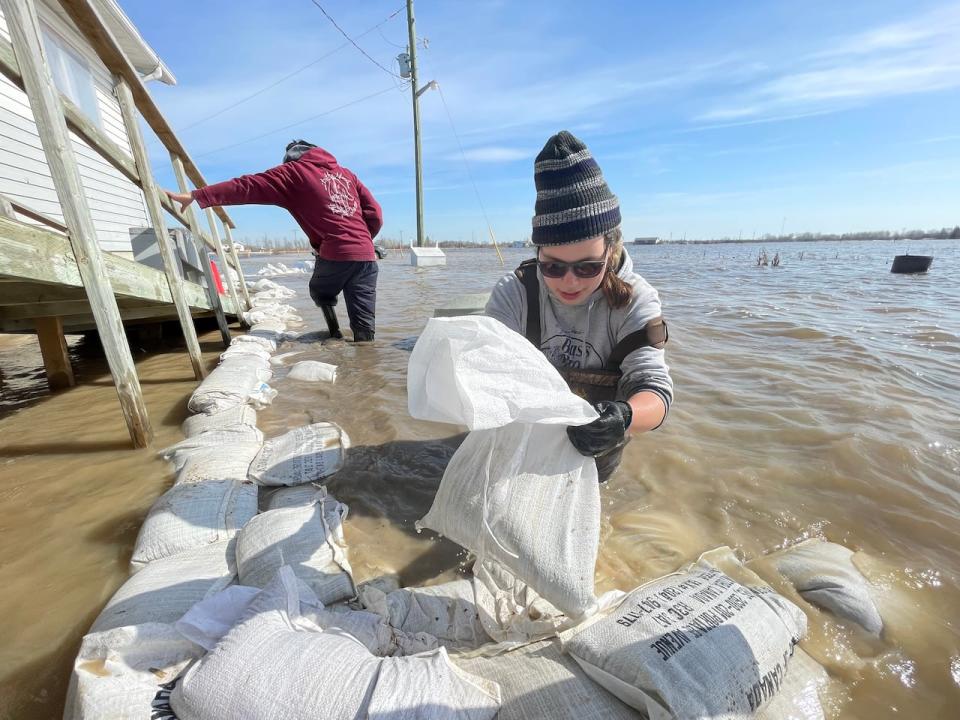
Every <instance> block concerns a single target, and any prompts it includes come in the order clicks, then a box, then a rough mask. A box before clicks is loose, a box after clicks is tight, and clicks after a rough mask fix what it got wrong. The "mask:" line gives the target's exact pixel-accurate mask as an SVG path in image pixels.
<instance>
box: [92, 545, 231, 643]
mask: <svg viewBox="0 0 960 720" xmlns="http://www.w3.org/2000/svg"><path fill="white" fill-rule="evenodd" d="M233 567H234V558H233V548H232V547H231V543H230V542H219V543H214V544H212V545H205V546H204V547H202V548H197V549H196V550H188V551H186V552H182V553H180V554H179V555H173V556H171V557H168V558H164V559H162V560H157V561H156V562H152V563H150V564H149V565H147V566H146V567H145V568H143V570H141V571H140V572H138V573H137V574H136V575H134V576H133V577H131V578H130V579H129V580H127V581H126V582H125V583H124V584H123V585H122V586H120V589H119V590H117V592H116V593H115V594H114V596H113V597H112V598H110V601H109V602H108V603H107V605H106V607H105V608H104V609H103V611H102V612H101V613H100V615H99V617H98V618H97V619H96V620H95V621H94V623H93V625H92V627H91V628H90V632H102V631H104V630H112V629H113V628H117V627H121V626H123V625H142V624H143V623H148V622H160V623H174V622H176V621H177V620H179V619H180V617H182V616H183V614H184V613H185V612H186V611H187V610H189V609H190V608H191V607H193V606H194V605H195V604H196V603H198V602H199V601H200V600H203V598H205V597H207V595H212V594H213V593H216V592H219V591H220V590H222V589H223V588H225V587H227V585H229V584H230V583H231V582H233V580H234V579H235V577H236V575H235V574H234V571H233V570H232V568H233Z"/></svg>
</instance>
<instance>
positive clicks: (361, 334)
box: [353, 330, 373, 342]
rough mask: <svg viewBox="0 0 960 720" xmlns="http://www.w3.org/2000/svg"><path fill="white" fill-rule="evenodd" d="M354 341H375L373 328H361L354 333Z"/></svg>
mask: <svg viewBox="0 0 960 720" xmlns="http://www.w3.org/2000/svg"><path fill="white" fill-rule="evenodd" d="M353 341H354V342H373V331H372V330H359V331H356V332H354V333H353Z"/></svg>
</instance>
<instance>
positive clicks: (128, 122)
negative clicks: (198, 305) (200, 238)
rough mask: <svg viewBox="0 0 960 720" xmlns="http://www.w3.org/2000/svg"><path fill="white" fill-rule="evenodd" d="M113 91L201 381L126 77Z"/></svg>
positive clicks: (177, 272) (192, 331)
mask: <svg viewBox="0 0 960 720" xmlns="http://www.w3.org/2000/svg"><path fill="white" fill-rule="evenodd" d="M116 90H117V99H118V100H119V101H120V112H121V113H122V114H123V124H124V126H125V127H126V128H127V138H128V139H129V140H130V148H131V149H132V150H133V160H134V162H135V163H136V165H137V172H138V173H139V174H140V187H141V188H142V189H143V197H144V198H145V199H146V201H147V210H148V211H149V213H150V223H151V224H152V225H153V232H154V234H155V235H156V236H157V244H158V245H159V246H160V257H161V258H163V268H164V270H165V271H166V274H167V284H168V285H169V286H170V296H171V297H172V298H173V304H174V305H175V306H176V308H177V316H178V317H179V318H180V328H181V329H182V330H183V337H184V339H185V340H186V342H187V354H188V355H189V356H190V364H191V365H192V366H193V376H194V377H195V378H196V379H197V380H202V379H203V377H204V372H203V358H202V357H201V355H200V341H199V340H198V339H197V329H196V328H195V327H194V325H193V315H191V314H190V306H189V305H188V304H187V299H186V297H184V294H183V274H182V273H181V271H180V261H179V259H178V258H177V255H176V253H175V252H174V250H173V244H172V243H171V242H170V236H169V235H168V234H167V223H166V222H165V221H164V219H163V208H162V207H161V206H160V195H159V192H160V191H159V189H158V188H157V184H156V182H154V179H153V171H152V170H151V169H150V158H149V156H148V155H147V146H146V145H145V144H144V142H143V135H142V134H141V133H140V123H139V120H138V113H137V106H136V105H134V103H133V95H132V94H131V93H130V86H129V85H127V81H126V80H124V79H123V78H118V79H117V87H116Z"/></svg>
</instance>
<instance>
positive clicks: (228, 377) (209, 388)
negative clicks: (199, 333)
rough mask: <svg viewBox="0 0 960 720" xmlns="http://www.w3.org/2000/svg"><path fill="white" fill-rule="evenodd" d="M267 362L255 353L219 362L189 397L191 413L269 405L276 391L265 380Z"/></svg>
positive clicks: (267, 373) (269, 372) (188, 405)
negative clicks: (239, 406)
mask: <svg viewBox="0 0 960 720" xmlns="http://www.w3.org/2000/svg"><path fill="white" fill-rule="evenodd" d="M272 376H273V373H272V371H271V370H270V363H269V362H267V361H265V360H263V359H262V358H259V357H257V356H255V355H238V356H235V357H230V358H227V359H226V360H224V361H223V362H221V363H220V364H219V365H218V366H217V367H216V368H214V369H213V371H212V372H211V373H210V374H209V375H207V377H206V378H204V380H203V382H201V383H200V386H199V387H198V388H197V389H196V390H194V392H193V395H191V396H190V401H189V402H188V403H187V407H188V408H189V409H190V411H191V412H202V413H214V412H219V411H221V410H226V409H228V408H231V407H235V406H237V405H243V404H244V403H248V404H250V405H253V406H254V407H255V408H258V407H262V406H263V405H268V404H270V401H272V400H273V397H274V396H275V395H276V392H275V391H273V390H271V389H270V386H269V385H267V384H266V383H267V381H268V380H269V379H270V378H271V377H272Z"/></svg>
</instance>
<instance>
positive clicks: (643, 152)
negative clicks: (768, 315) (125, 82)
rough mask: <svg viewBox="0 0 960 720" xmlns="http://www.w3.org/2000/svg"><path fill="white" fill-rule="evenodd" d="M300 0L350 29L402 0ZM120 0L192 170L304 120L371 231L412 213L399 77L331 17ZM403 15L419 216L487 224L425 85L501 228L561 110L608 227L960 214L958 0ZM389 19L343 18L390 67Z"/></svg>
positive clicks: (234, 162) (510, 232) (389, 229)
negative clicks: (155, 68)
mask: <svg viewBox="0 0 960 720" xmlns="http://www.w3.org/2000/svg"><path fill="white" fill-rule="evenodd" d="M319 1H320V2H321V4H322V5H323V7H324V8H325V9H326V10H327V12H328V13H330V15H332V16H333V17H334V19H336V21H337V22H338V24H339V25H340V26H341V27H342V28H343V29H344V30H345V31H346V32H347V33H349V34H350V35H351V36H354V37H356V36H358V35H360V34H361V33H364V32H365V31H367V30H369V29H370V28H372V27H374V26H376V25H378V24H379V23H381V22H383V21H384V20H386V18H388V16H390V15H391V14H392V13H394V11H396V10H398V9H400V8H401V7H402V6H403V4H404V3H403V1H402V0H364V1H363V2H355V1H348V0H319ZM123 6H124V9H125V10H126V12H127V13H128V14H129V15H130V17H131V18H132V19H133V21H134V22H135V23H136V25H137V26H138V27H139V28H140V30H141V32H142V33H143V35H144V36H145V37H146V38H147V40H148V42H150V43H151V45H153V47H154V48H155V49H156V50H157V51H158V53H159V54H160V55H161V57H163V58H164V60H165V61H166V63H167V64H168V65H169V66H170V67H171V69H172V70H173V72H174V73H175V74H176V76H177V78H178V84H177V86H175V87H166V86H163V85H160V84H158V83H151V85H150V89H151V92H152V93H153V94H154V97H155V98H156V99H157V102H158V104H159V105H160V107H161V108H162V109H163V111H164V112H165V114H166V115H167V118H168V119H169V121H170V122H171V124H172V125H173V127H174V128H175V129H177V130H178V131H179V133H180V136H181V139H182V140H183V141H184V143H185V144H186V146H187V148H188V149H189V150H190V152H191V154H192V155H193V156H194V159H195V160H196V162H197V164H198V165H199V166H200V168H201V169H202V171H203V172H204V174H205V176H206V177H207V179H208V181H210V182H216V181H219V180H223V179H227V178H229V177H232V176H235V175H238V174H242V173H244V172H255V171H258V170H262V169H264V168H266V167H269V166H271V165H274V164H277V163H278V162H279V160H280V158H281V157H282V153H283V147H284V145H285V144H286V142H288V141H289V140H290V139H293V138H299V137H303V138H305V139H307V140H310V141H312V142H314V143H317V144H319V145H322V146H324V147H326V148H327V149H328V150H330V151H331V152H332V153H333V154H334V155H336V156H337V158H338V159H339V160H340V162H341V163H342V164H344V165H346V166H347V167H349V168H350V169H351V170H353V171H354V172H355V173H357V175H358V176H359V177H360V178H361V179H362V180H363V181H364V182H365V183H366V184H367V185H368V186H369V187H370V188H371V190H372V191H373V192H374V194H375V195H376V196H377V198H378V199H379V200H380V202H381V204H382V205H383V208H384V216H385V224H384V230H383V233H384V234H385V235H387V236H389V237H398V236H399V235H400V232H401V231H402V232H403V235H404V238H405V239H409V238H410V237H411V235H412V234H413V233H414V232H415V214H414V181H413V141H412V118H411V107H410V102H411V101H410V93H409V90H408V89H404V88H403V87H402V86H401V85H400V81H399V80H397V79H396V78H393V77H391V76H390V75H389V74H388V73H386V72H384V70H382V69H381V68H379V67H377V66H376V65H375V64H374V63H373V62H371V61H370V60H368V59H367V58H366V57H364V56H363V55H362V54H361V53H360V52H358V51H357V50H356V49H355V48H353V47H352V46H349V45H348V46H346V47H343V48H341V49H339V50H337V48H338V47H340V46H341V45H343V44H344V43H345V42H346V41H345V40H344V38H343V36H341V35H340V34H339V33H338V32H337V30H336V29H335V28H334V27H333V26H332V25H331V24H330V22H329V21H328V20H327V19H326V18H325V17H324V15H323V14H322V13H321V11H320V10H319V9H318V8H317V7H316V6H315V5H314V4H313V3H312V2H311V1H310V0H274V1H273V2H270V3H263V2H249V1H247V2H244V1H243V0H234V1H233V2H225V1H223V0H204V2H196V0H194V1H193V2H189V3H187V2H181V1H180V0H168V1H167V2H163V3H152V2H144V1H143V0H140V1H139V2H132V1H130V0H127V1H125V2H123ZM416 19H417V34H418V36H419V37H420V38H426V39H427V44H428V47H427V48H425V49H423V48H422V49H420V50H419V51H418V57H419V60H420V79H421V83H424V82H426V81H428V80H436V81H437V82H438V83H439V84H440V86H441V89H442V93H443V98H441V96H440V94H438V93H437V92H436V91H429V92H427V93H425V94H424V95H423V96H422V97H421V118H422V125H423V158H424V180H425V186H426V194H425V202H424V204H425V214H426V228H427V233H428V234H429V235H431V237H433V238H438V239H443V240H457V239H460V240H469V239H470V238H471V237H476V238H477V239H482V238H483V237H484V236H485V235H486V223H485V221H484V218H483V214H482V212H481V209H480V203H479V202H478V199H477V194H476V193H475V192H474V189H473V185H472V184H471V181H470V179H469V177H468V175H467V171H466V170H465V167H464V162H463V159H462V158H461V155H460V151H459V149H458V144H457V140H456V138H455V136H454V134H453V131H452V130H451V125H450V121H449V120H448V117H447V114H446V112H445V110H444V105H443V102H442V99H445V100H446V105H447V107H448V108H449V111H450V114H451V116H452V118H453V123H454V125H455V127H456V130H457V133H458V134H459V136H460V140H461V142H462V144H463V147H464V150H465V152H466V155H467V157H468V159H469V167H470V171H471V173H472V175H473V178H474V180H475V181H476V185H477V188H478V190H479V195H480V198H481V199H482V203H483V205H484V206H485V208H486V211H487V216H488V217H489V219H490V224H491V225H492V227H493V230H494V232H495V233H496V235H497V238H498V239H499V240H501V241H512V240H519V239H522V238H524V237H526V236H527V235H529V227H530V216H531V215H532V210H533V201H534V197H535V190H534V186H533V177H532V166H533V158H534V157H535V155H536V154H537V152H538V151H539V149H540V148H541V147H542V145H543V143H544V141H545V140H546V139H547V137H549V136H550V135H551V134H552V133H554V132H556V131H557V130H560V129H564V128H566V129H569V130H571V131H572V132H574V133H575V134H577V135H578V136H580V137H581V138H582V139H583V140H584V141H585V142H586V143H587V144H588V145H589V146H590V148H591V150H592V151H593V153H594V155H595V156H596V157H597V159H598V161H599V162H600V165H601V167H602V168H603V170H604V174H605V175H606V177H607V181H608V183H609V184H610V186H611V188H612V189H613V191H614V192H615V193H616V194H617V195H618V196H619V197H620V202H621V208H622V213H623V217H624V232H625V234H626V236H627V237H634V236H638V235H659V236H661V237H664V238H667V237H670V236H671V235H672V236H673V237H674V238H680V237H683V236H687V237H691V238H694V237H721V236H731V237H737V236H738V235H740V234H742V236H743V237H744V238H747V237H751V236H752V235H753V234H756V235H758V236H759V235H762V234H763V233H767V232H770V233H779V231H780V228H781V226H783V227H785V229H786V232H788V233H789V232H807V231H810V232H818V231H822V232H833V231H851V230H860V229H901V228H914V227H924V228H927V227H940V226H947V225H949V226H952V225H954V224H957V223H960V212H958V207H960V204H958V202H957V189H958V181H960V124H958V117H960V43H958V42H957V38H958V37H960V3H958V2H950V3H944V2H924V1H922V0H920V1H915V2H909V3H908V2H889V1H887V0H869V1H861V0H846V1H844V2H837V1H836V0H831V1H830V2H820V1H819V0H805V1H803V2H768V3H756V2H737V1H733V0H731V1H728V2H725V3H717V2H705V1H704V2H681V3H678V2H604V1H603V0H594V1H593V2H582V1H581V2H563V1H557V0H549V1H543V2H540V1H527V0H524V1H523V2H520V1H515V2H507V1H488V2H484V1H483V0H477V1H475V2H460V1H459V0H443V1H441V0H418V1H417V3H416ZM406 33H407V28H406V21H405V13H403V12H401V13H399V14H397V15H396V16H395V17H393V18H392V19H390V20H388V21H387V22H385V23H383V24H382V25H380V27H379V28H377V29H376V30H374V31H372V32H369V33H367V34H365V35H363V36H362V37H360V38H359V39H358V40H357V42H358V44H359V45H360V46H361V47H362V48H363V49H364V50H365V51H366V52H367V53H368V54H369V55H370V56H371V57H372V58H374V59H375V60H376V61H378V62H379V63H380V64H382V65H384V66H386V67H387V68H393V69H396V65H395V63H394V61H393V58H394V57H395V56H396V54H397V53H399V52H400V51H401V48H400V47H398V46H405V45H406V37H407V34H406ZM324 55H328V56H327V57H326V58H324V59H322V60H320V61H319V62H316V63H315V64H313V65H311V66H310V67H309V68H308V69H306V70H304V71H303V72H300V73H299V74H297V75H295V76H294V77H292V78H290V79H288V80H286V81H284V82H282V83H280V84H278V85H277V86H276V87H274V88H272V89H270V90H268V91H266V92H263V93H261V94H260V95H257V96H256V97H255V98H253V99H251V100H249V101H246V102H243V103H241V104H240V105H238V106H236V107H235V108H233V109H232V110H230V111H229V112H226V113H222V114H219V115H217V116H216V117H214V118H212V119H209V120H206V121H205V122H199V123H198V121H200V120H203V119H204V118H207V117H208V116H210V115H213V114H214V113H217V112H219V111H220V110H222V109H223V108H225V107H227V106H229V105H231V104H232V103H235V102H237V101H238V100H242V99H243V98H245V97H246V96H248V95H250V94H252V93H254V92H256V91H258V90H260V89H261V88H263V87H265V86H267V85H269V84H271V83H273V82H276V81H277V80H279V79H280V78H282V77H283V76H285V75H287V74H289V73H291V72H293V71H294V70H297V69H298V68H300V67H302V66H304V65H307V64H308V63H311V62H312V61H314V60H317V59H319V58H321V57H322V56H324ZM381 91H383V92H381ZM375 93H380V94H378V95H375V96H374V97H372V98H369V99H366V100H363V101H361V102H357V103H356V104H353V105H350V106H349V107H346V108H344V109H342V110H339V111H336V112H331V113H329V114H326V115H323V116H322V117H316V116H319V115H321V114H322V113H325V112H327V111H329V110H331V109H334V108H338V107H341V106H343V105H346V104H348V103H351V102H353V101H355V100H358V99H360V98H364V97H367V96H370V95H372V94H375ZM307 118H314V119H312V120H308V121H306V122H302V123H301V122H300V121H301V120H305V119H307ZM196 123H198V124H196ZM294 123H298V124H296V125H295V126H294V127H292V128H289V129H286V130H282V131H280V132H276V133H272V134H269V135H266V136H265V137H260V138H259V139H252V138H256V137H257V136H261V135H264V134H266V133H270V132H271V131H273V130H275V129H277V128H281V127H283V126H285V125H293V124H294ZM191 125H192V127H191ZM152 149H153V151H154V153H155V165H156V167H157V171H158V175H159V176H160V178H161V180H162V181H163V182H165V183H166V184H168V185H170V184H171V183H172V180H171V176H170V173H169V172H167V167H168V165H169V163H168V162H166V158H165V155H164V154H163V153H162V152H161V151H160V147H159V145H158V144H156V143H153V144H152ZM231 214H232V215H233V217H234V219H235V221H236V222H237V225H238V227H239V233H238V239H239V238H242V237H244V236H248V235H262V234H264V233H266V234H269V235H271V236H283V235H292V234H293V227H294V223H293V220H292V219H291V218H290V217H289V216H288V215H287V214H286V213H285V212H283V211H282V210H279V209H276V208H262V207H245V208H234V209H232V210H231Z"/></svg>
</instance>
